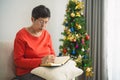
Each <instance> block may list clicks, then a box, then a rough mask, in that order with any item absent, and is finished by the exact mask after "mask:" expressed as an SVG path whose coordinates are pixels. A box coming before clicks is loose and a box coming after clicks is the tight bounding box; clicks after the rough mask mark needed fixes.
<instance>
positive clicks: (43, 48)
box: [14, 28, 55, 76]
mask: <svg viewBox="0 0 120 80" xmlns="http://www.w3.org/2000/svg"><path fill="white" fill-rule="evenodd" d="M49 54H53V55H55V52H54V50H53V47H52V41H51V37H50V34H49V33H48V32H47V31H46V30H43V31H42V34H41V35H40V37H35V36H32V35H31V34H30V33H28V32H27V31H26V29H25V28H23V29H21V30H20V31H19V32H18V33H17V34H16V38H15V40H14V62H15V66H16V75H18V76H20V75H23V74H26V73H29V72H30V71H31V70H32V69H33V68H35V67H38V66H39V65H40V64H41V59H42V58H43V57H44V56H46V55H49Z"/></svg>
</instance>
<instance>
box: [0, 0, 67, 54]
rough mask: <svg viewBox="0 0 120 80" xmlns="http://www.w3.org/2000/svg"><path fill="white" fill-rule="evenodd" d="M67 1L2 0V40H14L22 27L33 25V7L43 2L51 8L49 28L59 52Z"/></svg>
mask: <svg viewBox="0 0 120 80" xmlns="http://www.w3.org/2000/svg"><path fill="white" fill-rule="evenodd" d="M67 2H68V0H0V41H8V40H9V41H13V40H14V37H15V34H16V32H17V31H18V30H19V29H20V28H22V27H26V26H29V25H31V10H32V8H33V7H35V6H37V5H40V4H43V5H46V6H47V7H49V9H50V10H51V16H52V17H51V19H50V21H49V23H48V26H47V30H48V31H49V32H50V34H51V36H52V40H53V46H54V48H55V51H56V53H57V54H58V53H59V44H60V42H59V39H60V37H61V31H63V25H62V23H63V20H64V14H65V9H66V4H67Z"/></svg>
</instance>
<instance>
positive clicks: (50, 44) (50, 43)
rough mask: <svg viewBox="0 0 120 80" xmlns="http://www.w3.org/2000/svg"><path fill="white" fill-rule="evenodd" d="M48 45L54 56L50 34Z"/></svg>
mask: <svg viewBox="0 0 120 80" xmlns="http://www.w3.org/2000/svg"><path fill="white" fill-rule="evenodd" d="M49 47H50V51H51V54H52V55H55V56H56V54H55V51H54V49H53V44H52V39H51V36H50V35H49Z"/></svg>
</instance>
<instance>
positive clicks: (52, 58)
mask: <svg viewBox="0 0 120 80" xmlns="http://www.w3.org/2000/svg"><path fill="white" fill-rule="evenodd" d="M54 61H55V56H54V55H48V56H45V57H43V58H42V64H46V63H47V64H48V63H54Z"/></svg>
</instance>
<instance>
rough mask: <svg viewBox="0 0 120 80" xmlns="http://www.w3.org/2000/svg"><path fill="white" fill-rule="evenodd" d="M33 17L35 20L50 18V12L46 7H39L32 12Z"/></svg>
mask: <svg viewBox="0 0 120 80" xmlns="http://www.w3.org/2000/svg"><path fill="white" fill-rule="evenodd" d="M32 17H33V18H35V19H38V18H47V17H49V18H50V10H49V9H48V8H47V7H45V6H44V5H39V6H37V7H35V8H33V10H32Z"/></svg>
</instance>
